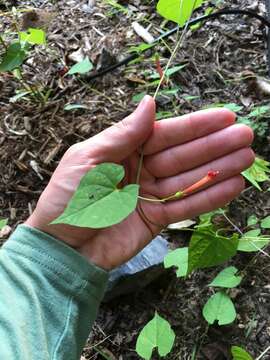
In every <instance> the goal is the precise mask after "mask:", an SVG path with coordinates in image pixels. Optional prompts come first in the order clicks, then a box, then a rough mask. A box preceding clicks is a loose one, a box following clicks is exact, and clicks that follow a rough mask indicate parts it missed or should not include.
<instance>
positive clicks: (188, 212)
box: [145, 175, 245, 224]
mask: <svg viewBox="0 0 270 360" xmlns="http://www.w3.org/2000/svg"><path fill="white" fill-rule="evenodd" d="M244 186H245V182H244V179H243V178H242V176H240V175H239V176H236V177H232V178H230V179H227V180H225V181H222V182H220V183H218V184H215V185H213V186H211V187H209V188H208V189H206V190H204V191H201V192H199V193H196V194H194V195H191V196H188V197H186V198H183V199H181V200H178V201H171V202H168V203H165V204H164V205H157V206H158V207H159V211H157V210H158V209H156V210H155V205H152V206H151V205H147V208H145V209H147V210H145V211H147V213H148V214H149V215H148V216H149V218H150V219H155V222H156V223H158V224H171V223H174V222H177V221H181V220H184V219H190V218H193V217H195V216H198V215H200V214H202V213H207V212H209V211H212V210H214V209H217V208H220V207H223V206H224V205H226V204H227V203H229V202H230V201H231V200H233V199H234V198H235V197H236V196H238V195H239V194H240V193H241V191H242V190H243V189H244Z"/></svg>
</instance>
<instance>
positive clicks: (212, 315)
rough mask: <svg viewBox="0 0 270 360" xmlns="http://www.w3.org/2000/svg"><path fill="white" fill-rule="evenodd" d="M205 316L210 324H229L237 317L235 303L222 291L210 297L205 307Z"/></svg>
mask: <svg viewBox="0 0 270 360" xmlns="http://www.w3.org/2000/svg"><path fill="white" fill-rule="evenodd" d="M203 316H204V318H205V320H206V321H207V322H208V323H209V324H214V322H215V321H216V320H217V321H218V325H227V324H230V323H232V322H233V321H234V320H235V318H236V312H235V308H234V304H233V302H232V301H231V299H230V297H229V296H228V295H227V294H225V293H224V292H222V291H220V292H218V293H216V294H214V295H212V296H211V297H210V299H209V300H208V301H207V303H206V304H205V305H204V308H203Z"/></svg>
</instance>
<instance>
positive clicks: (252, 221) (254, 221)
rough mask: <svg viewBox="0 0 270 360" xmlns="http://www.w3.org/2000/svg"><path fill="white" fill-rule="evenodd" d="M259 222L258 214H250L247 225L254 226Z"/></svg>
mask: <svg viewBox="0 0 270 360" xmlns="http://www.w3.org/2000/svg"><path fill="white" fill-rule="evenodd" d="M256 224H258V218H257V216H256V215H250V217H249V218H248V220H247V225H248V226H252V225H256Z"/></svg>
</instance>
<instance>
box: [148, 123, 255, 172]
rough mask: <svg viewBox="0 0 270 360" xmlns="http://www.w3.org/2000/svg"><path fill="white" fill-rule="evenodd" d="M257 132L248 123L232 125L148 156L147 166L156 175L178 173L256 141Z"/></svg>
mask: <svg viewBox="0 0 270 360" xmlns="http://www.w3.org/2000/svg"><path fill="white" fill-rule="evenodd" d="M252 140H253V132H252V130H251V129H250V128H249V127H248V126H246V125H232V126H229V127H227V128H225V129H223V130H220V131H217V132H214V133H212V134H210V135H207V136H205V137H202V138H199V139H197V140H194V141H190V142H188V143H185V144H182V145H178V146H174V147H172V148H170V149H167V150H164V151H162V152H160V153H157V154H155V155H150V156H147V157H146V158H145V162H144V165H145V167H146V169H147V170H148V171H149V172H150V173H151V174H152V175H153V176H155V177H158V178H161V177H168V176H172V175H177V174H178V173H179V172H184V171H187V170H190V169H193V168H195V167H198V166H201V165H203V164H206V163H208V162H210V161H213V160H215V159H217V158H219V157H221V156H224V155H226V154H229V153H231V152H233V151H235V150H237V149H241V148H243V147H247V146H249V145H250V144H251V143H252Z"/></svg>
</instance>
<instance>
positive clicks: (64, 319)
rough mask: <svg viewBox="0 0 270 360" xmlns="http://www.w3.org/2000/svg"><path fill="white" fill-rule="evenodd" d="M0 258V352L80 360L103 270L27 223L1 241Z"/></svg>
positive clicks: (19, 358) (103, 280)
mask: <svg viewBox="0 0 270 360" xmlns="http://www.w3.org/2000/svg"><path fill="white" fill-rule="evenodd" d="M0 261H1V266H0V284H1V295H0V339H1V342H0V353H1V355H2V357H3V358H5V359H10V360H12V359H16V360H24V359H34V358H38V359H40V360H43V359H44V360H47V359H57V360H61V359H67V358H68V359H70V360H72V359H79V357H80V354H81V351H82V348H83V346H84V344H85V342H86V339H87V337H88V335H89V332H90V329H91V326H92V324H93V321H94V320H95V317H96V313H97V310H98V307H99V304H100V301H101V299H102V298H103V294H104V291H105V288H106V284H107V278H108V273H107V272H105V271H104V270H102V269H100V268H97V267H95V266H94V265H92V264H90V263H89V262H88V261H87V260H86V259H85V258H83V257H82V256H81V255H79V254H78V253H77V252H76V251H75V250H73V249H72V248H70V247H68V246H67V245H65V244H64V243H62V242H60V241H58V240H56V239H54V238H52V237H51V236H49V235H47V234H45V233H42V232H40V231H38V230H35V229H33V228H30V227H27V226H20V227H19V228H18V229H17V230H16V231H15V233H14V234H13V235H12V237H11V238H10V239H9V240H8V241H7V242H6V243H5V244H4V246H3V247H2V249H1V250H0ZM4 355H5V356H4Z"/></svg>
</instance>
